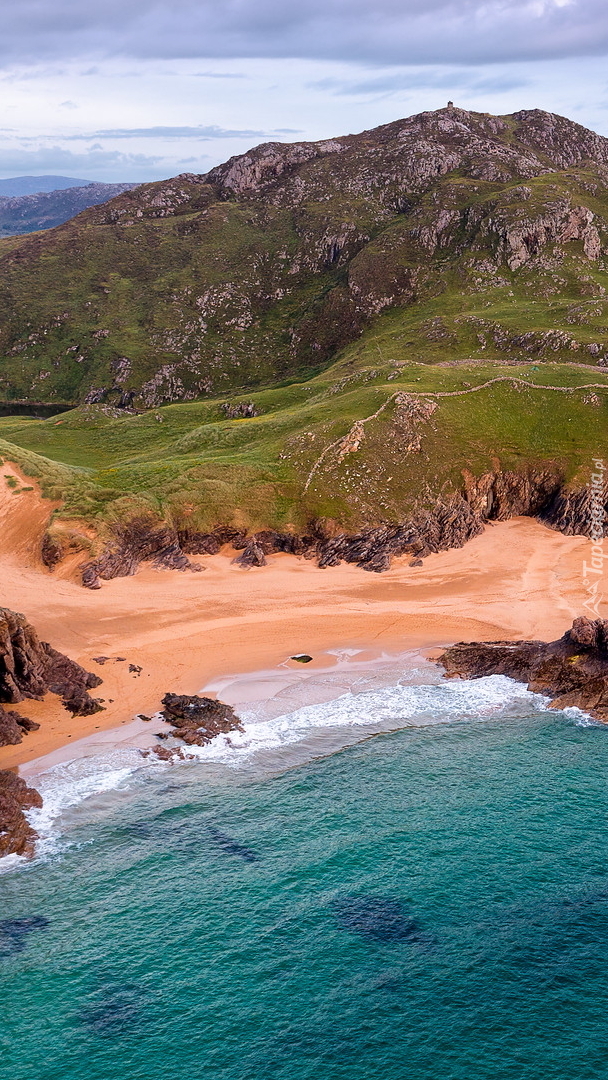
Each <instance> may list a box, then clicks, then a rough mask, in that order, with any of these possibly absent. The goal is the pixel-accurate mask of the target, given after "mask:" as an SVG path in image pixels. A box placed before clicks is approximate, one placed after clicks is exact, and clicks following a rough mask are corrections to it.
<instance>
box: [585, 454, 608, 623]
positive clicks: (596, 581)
mask: <svg viewBox="0 0 608 1080" xmlns="http://www.w3.org/2000/svg"><path fill="white" fill-rule="evenodd" d="M593 468H594V472H592V473H591V480H590V481H589V488H590V491H591V497H590V525H591V528H590V530H589V537H590V539H591V562H587V561H586V560H585V561H584V562H583V585H584V586H585V589H586V590H587V599H586V600H585V603H584V604H583V607H585V608H588V610H589V611H592V612H593V614H594V615H596V616H597V617H598V618H600V611H599V607H600V604H601V603H602V600H603V594H602V593H601V592H600V588H601V584H602V578H603V575H604V559H605V558H606V552H605V551H604V522H605V519H606V511H605V508H604V478H605V475H606V465H605V463H604V461H603V460H602V459H601V458H594V459H593Z"/></svg>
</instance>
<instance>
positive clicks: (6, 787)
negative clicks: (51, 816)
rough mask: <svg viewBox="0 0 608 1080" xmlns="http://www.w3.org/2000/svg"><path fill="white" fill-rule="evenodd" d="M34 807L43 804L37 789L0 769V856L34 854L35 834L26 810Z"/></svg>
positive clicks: (13, 774)
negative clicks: (25, 812)
mask: <svg viewBox="0 0 608 1080" xmlns="http://www.w3.org/2000/svg"><path fill="white" fill-rule="evenodd" d="M32 806H42V798H41V796H40V795H39V794H38V792H37V791H34V789H33V788H30V787H28V786H27V784H26V782H25V780H22V779H21V777H20V776H17V775H16V774H15V773H12V772H7V771H2V772H0V858H3V857H4V856H5V855H31V854H32V853H33V850H34V840H35V839H36V833H35V832H34V830H33V829H32V827H31V826H30V824H29V822H28V821H27V818H26V817H25V814H24V813H23V811H24V810H29V809H30V808H31V807H32Z"/></svg>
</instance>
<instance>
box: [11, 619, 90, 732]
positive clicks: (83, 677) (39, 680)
mask: <svg viewBox="0 0 608 1080" xmlns="http://www.w3.org/2000/svg"><path fill="white" fill-rule="evenodd" d="M101 682H102V680H101V679H100V678H99V676H98V675H94V674H93V673H92V672H89V671H85V670H84V668H82V667H81V666H80V664H77V663H75V662H74V661H73V660H70V659H69V657H67V656H64V655H63V653H60V652H57V650H56V649H53V647H52V646H51V645H49V644H48V643H47V642H45V641H40V639H39V637H38V634H37V633H36V631H35V629H34V627H33V626H31V624H30V623H28V621H27V619H26V618H25V616H24V615H21V614H19V613H18V612H15V611H10V610H9V609H8V608H0V702H2V703H9V704H17V703H18V702H20V701H25V700H26V699H27V698H34V699H37V700H42V699H43V698H44V695H45V694H46V693H48V692H49V691H50V692H51V693H53V694H57V695H58V696H59V697H60V698H61V701H62V704H63V705H64V707H65V708H66V709H67V710H68V711H69V712H71V713H72V715H73V716H89V715H90V714H91V713H95V712H99V710H100V709H101V708H102V706H101V705H100V704H99V702H97V701H96V700H95V699H94V698H92V697H91V695H90V694H89V690H91V689H93V688H94V687H96V686H99V685H100V684H101ZM37 727H38V725H37V724H34V723H33V722H32V721H31V720H28V719H26V718H25V717H22V716H20V715H19V713H17V712H14V711H12V710H11V711H9V712H6V711H5V710H4V709H3V708H2V706H1V705H0V745H3V746H6V745H11V744H14V743H18V742H21V739H22V738H23V735H24V733H26V732H28V731H32V730H36V728H37Z"/></svg>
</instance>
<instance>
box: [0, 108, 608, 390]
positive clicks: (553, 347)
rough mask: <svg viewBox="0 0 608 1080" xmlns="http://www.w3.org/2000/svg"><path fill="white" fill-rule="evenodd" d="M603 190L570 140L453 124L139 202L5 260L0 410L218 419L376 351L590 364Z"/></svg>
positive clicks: (273, 155)
mask: <svg viewBox="0 0 608 1080" xmlns="http://www.w3.org/2000/svg"><path fill="white" fill-rule="evenodd" d="M607 183H608V140H606V139H603V138H601V137H600V136H597V135H595V134H593V133H592V132H589V131H586V129H584V128H581V127H579V126H578V125H576V124H573V123H571V122H570V121H568V120H565V119H563V118H561V117H557V116H554V115H552V114H550V113H542V112H538V111H531V112H522V113H518V114H515V115H514V116H507V117H492V116H489V115H487V114H481V113H470V112H466V111H464V110H459V109H453V108H452V109H444V110H439V111H437V112H434V113H423V114H421V115H419V116H415V117H411V118H410V119H409V120H403V121H397V122H395V123H394V124H389V125H386V126H384V127H382V128H377V129H375V130H374V131H370V132H363V133H362V134H361V135H354V136H346V137H343V138H340V139H335V140H331V141H326V142H323V143H299V144H298V143H296V144H291V145H287V144H269V145H266V146H262V147H257V148H256V149H255V150H253V151H251V152H250V153H249V154H246V155H242V156H241V157H239V158H235V159H232V160H231V161H230V162H228V163H226V165H224V166H220V167H219V168H218V169H215V170H213V171H212V172H211V173H209V174H207V175H206V176H189V175H187V176H182V177H177V178H175V179H174V180H171V181H166V182H162V183H158V184H149V185H143V186H142V187H140V188H138V189H136V190H134V191H131V192H127V193H125V194H124V195H121V196H120V197H119V198H117V199H114V200H112V201H111V202H110V203H108V204H107V205H106V206H103V207H96V208H93V209H91V210H88V211H85V212H84V213H83V214H81V215H79V216H78V217H77V218H75V219H73V220H72V221H71V222H68V223H67V224H65V225H63V226H61V227H59V228H57V229H54V230H52V231H51V232H49V233H45V234H37V235H36V236H32V237H31V238H28V239H26V240H22V241H19V242H18V243H16V242H15V240H14V238H12V239H11V240H9V241H0V399H4V400H7V399H10V400H16V399H25V400H35V401H47V402H54V401H57V402H59V401H64V402H74V403H83V402H103V403H106V404H112V405H119V404H122V405H125V404H132V403H134V404H135V405H137V406H143V407H157V406H158V405H160V404H163V403H165V402H170V401H184V400H186V401H187V400H195V399H199V398H205V397H208V398H209V399H213V398H216V397H218V396H220V395H230V394H232V393H234V392H235V391H243V392H244V391H252V390H259V389H260V388H262V387H268V386H271V385H273V384H276V383H277V382H280V381H281V380H283V379H285V378H297V379H299V380H305V379H307V378H309V377H310V376H311V375H313V374H314V373H315V372H317V373H318V372H321V371H322V370H323V369H325V368H326V367H327V366H328V365H330V364H331V363H333V362H334V361H335V360H336V359H337V358H339V357H340V356H341V353H342V351H343V350H344V349H345V348H347V347H348V346H349V345H352V344H353V343H356V342H360V346H359V347H358V352H356V353H355V354H349V355H359V356H361V357H362V358H363V359H365V357H366V356H367V350H368V347H369V343H370V341H371V340H373V339H375V338H374V335H376V336H378V338H379V340H380V339H382V338H383V336H384V335H385V334H386V333H389V334H390V336H391V351H392V352H393V353H394V354H395V355H394V358H395V359H405V360H407V362H411V361H418V362H424V363H429V362H430V363H433V362H437V361H443V360H447V359H460V360H465V359H469V358H471V357H473V358H476V357H479V358H487V359H489V360H495V361H507V362H513V361H515V362H524V361H526V360H533V361H538V362H541V361H542V362H544V361H546V360H553V359H558V360H563V361H575V362H582V363H585V364H600V365H601V364H602V363H603V362H604V360H605V358H606V356H607V355H608V330H607V325H608V301H606V299H605V297H606V288H608V270H607V266H608V264H607V263H606V261H605V260H606V251H607V250H608V188H607ZM370 333H371V335H372V337H371V338H370ZM379 347H380V348H381V347H382V346H381V344H380V345H379Z"/></svg>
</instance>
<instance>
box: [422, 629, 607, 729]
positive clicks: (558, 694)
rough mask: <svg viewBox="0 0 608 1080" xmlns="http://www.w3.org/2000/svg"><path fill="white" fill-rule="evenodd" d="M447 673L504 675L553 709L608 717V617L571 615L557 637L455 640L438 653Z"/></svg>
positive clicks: (476, 676) (466, 676)
mask: <svg viewBox="0 0 608 1080" xmlns="http://www.w3.org/2000/svg"><path fill="white" fill-rule="evenodd" d="M437 663H439V664H441V665H442V666H443V667H444V668H445V671H446V675H447V676H448V678H452V679H454V678H457V679H481V678H483V677H484V676H486V675H507V676H508V677H509V678H511V679H517V681H518V682H525V683H527V685H528V690H531V691H532V692H533V693H537V694H545V695H547V696H548V697H550V698H551V706H552V707H553V708H555V709H566V708H569V707H572V706H575V707H576V708H578V709H582V710H583V712H586V713H588V714H589V715H590V716H592V717H594V719H596V720H601V721H603V722H605V723H606V722H608V619H595V620H593V619H587V618H584V617H581V618H578V619H575V620H574V622H573V624H572V628H571V629H570V630H567V631H566V633H565V634H564V635H563V637H561V638H559V640H557V641H551V642H549V643H545V642H543V641H474V642H469V643H466V642H459V643H458V644H457V645H452V646H451V648H449V649H446V651H445V652H444V653H443V654H442V655H441V656H440V657H439V658H438V660H437Z"/></svg>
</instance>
